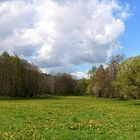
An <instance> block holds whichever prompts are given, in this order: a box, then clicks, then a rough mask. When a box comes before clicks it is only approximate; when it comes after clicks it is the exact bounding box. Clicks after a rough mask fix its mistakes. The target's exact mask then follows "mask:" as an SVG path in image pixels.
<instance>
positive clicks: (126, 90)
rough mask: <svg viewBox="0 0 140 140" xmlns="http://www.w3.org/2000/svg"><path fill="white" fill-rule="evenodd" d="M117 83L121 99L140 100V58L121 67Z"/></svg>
mask: <svg viewBox="0 0 140 140" xmlns="http://www.w3.org/2000/svg"><path fill="white" fill-rule="evenodd" d="M116 83H117V84H116V87H117V90H118V92H119V94H120V95H119V96H120V98H124V97H126V98H135V99H137V98H140V56H138V57H133V58H130V59H128V60H127V61H125V62H124V63H122V64H121V65H120V71H119V72H118V74H117V79H116Z"/></svg>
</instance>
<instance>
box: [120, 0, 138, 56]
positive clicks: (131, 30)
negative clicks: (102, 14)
mask: <svg viewBox="0 0 140 140" xmlns="http://www.w3.org/2000/svg"><path fill="white" fill-rule="evenodd" d="M123 1H125V2H129V5H130V12H131V15H130V17H129V18H128V19H127V20H126V21H125V32H124V33H123V35H122V37H121V38H120V42H121V44H122V46H123V47H124V48H123V49H122V53H124V54H125V55H126V56H127V57H131V56H135V55H140V1H139V0H129V1H126V0H123Z"/></svg>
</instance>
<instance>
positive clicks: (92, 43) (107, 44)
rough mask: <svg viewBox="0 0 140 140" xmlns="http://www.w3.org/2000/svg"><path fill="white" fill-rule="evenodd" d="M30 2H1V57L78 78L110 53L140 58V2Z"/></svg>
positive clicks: (115, 0) (113, 0)
mask: <svg viewBox="0 0 140 140" xmlns="http://www.w3.org/2000/svg"><path fill="white" fill-rule="evenodd" d="M31 1H32V2H29V0H2V1H0V53H2V52H4V51H7V52H9V53H10V54H16V55H18V56H20V57H21V58H24V59H27V60H28V61H30V62H32V63H34V64H36V65H37V66H39V67H40V69H41V70H42V71H43V72H46V73H57V72H66V73H71V74H73V75H75V76H77V77H79V78H81V77H86V76H87V71H88V70H89V69H90V68H91V67H92V66H94V65H96V66H97V65H99V64H104V63H106V60H107V59H108V58H109V57H110V56H111V55H112V54H113V53H123V54H125V55H126V56H127V57H130V56H135V55H139V53H140V47H139V33H140V28H139V21H140V14H139V13H140V1H139V0H129V1H128V0H31Z"/></svg>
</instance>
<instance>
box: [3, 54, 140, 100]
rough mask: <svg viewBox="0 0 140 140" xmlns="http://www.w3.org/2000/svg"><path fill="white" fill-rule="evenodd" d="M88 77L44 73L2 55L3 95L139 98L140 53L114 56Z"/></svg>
mask: <svg viewBox="0 0 140 140" xmlns="http://www.w3.org/2000/svg"><path fill="white" fill-rule="evenodd" d="M88 74H89V78H88V79H80V80H76V79H75V78H73V77H72V76H71V75H70V74H66V73H63V74H62V73H57V74H55V75H51V74H46V73H43V72H42V71H41V70H40V69H39V68H38V67H37V66H36V65H34V64H31V63H29V62H28V61H26V60H23V59H21V58H19V57H18V56H11V55H9V54H8V53H7V52H4V53H3V54H2V55H0V97H27V98H28V97H40V96H47V95H85V94H90V95H94V96H96V97H106V98H119V99H128V98H133V99H139V98H140V56H137V57H131V58H128V59H125V57H124V56H123V55H116V56H113V57H112V58H111V59H110V61H109V62H108V63H107V64H106V65H100V66H99V67H92V69H91V70H89V72H88Z"/></svg>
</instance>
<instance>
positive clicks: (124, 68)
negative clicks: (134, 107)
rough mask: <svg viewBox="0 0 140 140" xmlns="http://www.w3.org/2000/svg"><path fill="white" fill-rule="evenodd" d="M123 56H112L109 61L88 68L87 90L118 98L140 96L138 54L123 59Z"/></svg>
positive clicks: (99, 94)
mask: <svg viewBox="0 0 140 140" xmlns="http://www.w3.org/2000/svg"><path fill="white" fill-rule="evenodd" d="M123 58H124V56H119V55H117V56H114V57H112V59H111V61H110V63H108V64H107V65H106V67H103V66H102V65H100V67H99V68H98V69H93V68H92V70H90V75H91V76H90V83H89V85H88V91H89V92H90V93H91V94H93V95H95V96H97V97H107V98H108V97H113V98H114V97H115V98H120V99H129V98H134V99H138V98H140V56H137V57H132V58H129V59H127V60H125V61H124V59H123Z"/></svg>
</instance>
